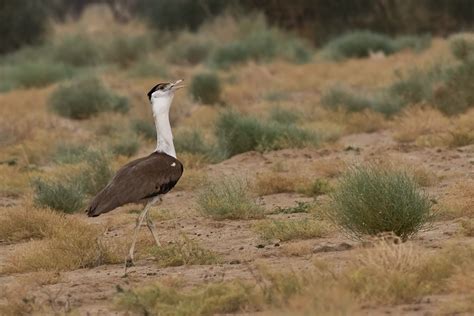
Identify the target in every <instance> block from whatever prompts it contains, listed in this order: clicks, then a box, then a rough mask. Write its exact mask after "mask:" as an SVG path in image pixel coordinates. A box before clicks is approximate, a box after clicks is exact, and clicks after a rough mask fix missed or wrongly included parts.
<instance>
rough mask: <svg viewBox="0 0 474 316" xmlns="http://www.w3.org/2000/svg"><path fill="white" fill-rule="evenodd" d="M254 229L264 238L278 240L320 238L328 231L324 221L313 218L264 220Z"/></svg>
mask: <svg viewBox="0 0 474 316" xmlns="http://www.w3.org/2000/svg"><path fill="white" fill-rule="evenodd" d="M254 229H255V231H256V232H257V233H258V234H259V235H260V237H262V238H263V239H265V240H275V239H278V240H280V241H288V240H294V239H310V238H320V237H323V236H325V235H327V233H328V231H329V229H328V225H327V224H326V223H323V222H321V221H318V220H314V219H297V220H266V221H263V222H260V223H258V224H256V225H255V226H254Z"/></svg>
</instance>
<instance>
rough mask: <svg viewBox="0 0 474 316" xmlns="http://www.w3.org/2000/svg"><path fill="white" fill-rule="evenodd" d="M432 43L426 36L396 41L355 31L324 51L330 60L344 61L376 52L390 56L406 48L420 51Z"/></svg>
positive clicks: (334, 41) (332, 42) (373, 33)
mask: <svg viewBox="0 0 474 316" xmlns="http://www.w3.org/2000/svg"><path fill="white" fill-rule="evenodd" d="M430 41H431V39H430V38H429V37H426V36H424V37H415V36H410V37H406V36H405V37H401V38H398V39H395V40H394V39H392V38H390V37H389V36H387V35H384V34H380V33H375V32H372V31H353V32H350V33H346V34H343V35H341V36H339V37H337V38H335V39H333V40H331V41H330V42H329V43H327V44H326V46H325V47H324V48H323V50H324V54H325V55H326V56H327V57H328V58H330V59H333V60H342V59H346V58H363V57H368V56H370V54H371V53H376V52H383V53H384V54H385V55H390V54H393V53H395V52H397V51H398V50H401V49H404V48H413V49H414V50H415V51H420V50H423V49H425V48H427V47H429V43H430Z"/></svg>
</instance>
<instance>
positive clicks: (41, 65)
mask: <svg viewBox="0 0 474 316" xmlns="http://www.w3.org/2000/svg"><path fill="white" fill-rule="evenodd" d="M3 68H4V69H3V70H2V71H3V76H4V79H2V81H3V80H5V82H7V83H8V84H5V83H4V86H5V87H6V88H5V89H4V90H9V89H14V88H32V87H44V86H47V85H49V84H51V83H54V82H57V81H61V80H63V79H67V78H70V77H72V76H73V75H74V69H73V68H71V67H69V66H66V65H64V64H62V63H53V62H49V61H38V62H29V61H28V62H22V63H19V64H18V65H11V66H9V65H5V66H3Z"/></svg>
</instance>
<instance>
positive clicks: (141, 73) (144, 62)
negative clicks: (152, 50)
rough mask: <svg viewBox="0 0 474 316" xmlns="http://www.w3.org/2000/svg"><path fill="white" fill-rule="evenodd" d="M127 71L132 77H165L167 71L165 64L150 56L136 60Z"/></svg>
mask: <svg viewBox="0 0 474 316" xmlns="http://www.w3.org/2000/svg"><path fill="white" fill-rule="evenodd" d="M128 73H129V74H130V76H132V77H155V78H156V76H160V77H167V76H168V71H167V69H166V67H165V66H163V65H162V64H160V63H158V62H156V61H155V60H152V59H151V58H145V59H140V60H138V61H137V62H136V63H135V64H133V65H132V66H131V67H130V68H129V70H128Z"/></svg>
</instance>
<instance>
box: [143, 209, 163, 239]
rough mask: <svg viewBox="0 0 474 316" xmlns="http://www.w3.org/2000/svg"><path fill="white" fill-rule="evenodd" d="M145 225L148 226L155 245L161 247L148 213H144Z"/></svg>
mask: <svg viewBox="0 0 474 316" xmlns="http://www.w3.org/2000/svg"><path fill="white" fill-rule="evenodd" d="M146 226H147V227H148V229H149V230H150V232H151V234H152V235H153V239H154V240H155V243H156V245H157V246H158V247H161V243H160V241H159V240H158V234H157V233H156V227H155V223H153V221H152V220H151V218H150V215H149V214H148V213H147V214H146Z"/></svg>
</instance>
